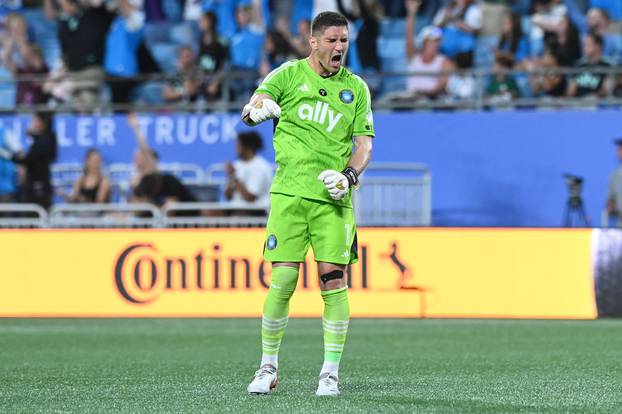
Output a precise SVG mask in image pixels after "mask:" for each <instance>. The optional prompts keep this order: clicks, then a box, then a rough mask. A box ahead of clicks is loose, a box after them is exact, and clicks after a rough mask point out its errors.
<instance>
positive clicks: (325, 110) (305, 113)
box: [298, 101, 343, 132]
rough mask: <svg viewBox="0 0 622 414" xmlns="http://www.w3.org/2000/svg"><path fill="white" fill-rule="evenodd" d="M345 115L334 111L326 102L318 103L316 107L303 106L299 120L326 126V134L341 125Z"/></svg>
mask: <svg viewBox="0 0 622 414" xmlns="http://www.w3.org/2000/svg"><path fill="white" fill-rule="evenodd" d="M342 117H343V114H341V113H339V112H336V111H333V110H332V109H330V106H329V105H328V104H327V103H326V102H322V101H317V102H316V103H315V107H313V106H312V105H309V104H302V105H300V107H299V108H298V118H300V119H302V120H303V121H311V122H317V123H318V124H321V125H325V126H326V132H332V130H333V129H335V127H336V126H337V123H339V120H340V119H341V118H342Z"/></svg>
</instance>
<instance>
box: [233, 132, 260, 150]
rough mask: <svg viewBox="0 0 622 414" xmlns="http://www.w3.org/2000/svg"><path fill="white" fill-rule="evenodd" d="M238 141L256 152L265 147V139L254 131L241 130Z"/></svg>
mask: <svg viewBox="0 0 622 414" xmlns="http://www.w3.org/2000/svg"><path fill="white" fill-rule="evenodd" d="M238 141H240V144H241V145H242V146H243V147H244V148H248V149H250V150H251V151H253V152H254V153H255V154H256V153H257V152H259V151H261V149H262V148H263V141H262V140H261V136H259V134H258V133H256V132H254V131H248V132H240V133H239V134H238Z"/></svg>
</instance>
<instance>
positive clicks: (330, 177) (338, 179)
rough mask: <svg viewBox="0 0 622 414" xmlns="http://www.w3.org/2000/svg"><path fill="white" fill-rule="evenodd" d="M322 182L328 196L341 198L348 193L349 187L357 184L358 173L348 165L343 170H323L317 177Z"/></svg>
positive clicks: (336, 198)
mask: <svg viewBox="0 0 622 414" xmlns="http://www.w3.org/2000/svg"><path fill="white" fill-rule="evenodd" d="M317 178H318V180H320V181H322V182H323V183H324V186H325V187H326V190H327V191H328V194H329V195H330V198H332V199H333V200H341V199H342V198H344V197H345V196H346V194H348V191H349V190H350V187H354V186H355V185H357V184H358V182H359V180H358V174H357V172H356V171H355V170H354V168H352V167H348V168H346V169H345V170H343V172H339V171H335V170H324V171H322V172H321V173H320V175H319V176H318V177H317Z"/></svg>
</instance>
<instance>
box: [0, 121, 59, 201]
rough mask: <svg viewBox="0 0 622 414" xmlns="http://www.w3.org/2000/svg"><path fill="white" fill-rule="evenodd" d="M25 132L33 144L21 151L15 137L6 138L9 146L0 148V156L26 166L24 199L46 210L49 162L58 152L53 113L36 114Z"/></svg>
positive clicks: (48, 191)
mask: <svg viewBox="0 0 622 414" xmlns="http://www.w3.org/2000/svg"><path fill="white" fill-rule="evenodd" d="M28 134H29V135H30V136H31V137H32V145H31V146H30V148H28V151H26V152H23V151H21V148H20V145H19V140H18V139H17V137H13V138H14V140H13V142H9V141H8V140H7V139H6V137H5V144H8V145H7V147H6V148H2V149H0V157H3V158H5V159H10V160H12V161H13V162H14V163H16V164H20V165H23V166H24V168H25V169H26V180H25V183H24V190H23V193H24V194H23V196H24V197H23V201H24V202H26V203H35V204H39V205H40V206H42V207H44V208H46V209H47V208H49V207H50V206H51V205H52V182H51V174H50V165H51V164H52V163H53V162H54V160H56V154H57V143H56V134H55V133H54V130H53V119H52V113H50V112H37V113H35V114H34V115H33V116H32V121H31V123H30V127H29V128H28Z"/></svg>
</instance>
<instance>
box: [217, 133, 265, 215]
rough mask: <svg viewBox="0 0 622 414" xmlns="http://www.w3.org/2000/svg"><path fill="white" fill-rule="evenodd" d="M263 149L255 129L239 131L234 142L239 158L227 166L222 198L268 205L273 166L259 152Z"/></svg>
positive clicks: (250, 204) (258, 205) (240, 202)
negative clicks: (223, 196)
mask: <svg viewBox="0 0 622 414" xmlns="http://www.w3.org/2000/svg"><path fill="white" fill-rule="evenodd" d="M262 148H263V142H262V140H261V137H260V136H259V135H258V134H257V133H256V132H252V131H250V132H241V133H240V134H238V138H237V141H236V153H237V156H238V160H236V161H234V162H233V163H228V164H227V165H226V171H227V185H226V188H225V198H226V199H227V200H229V201H231V202H232V203H234V204H236V205H241V206H247V207H267V206H268V204H269V202H270V184H271V183H272V176H273V173H274V171H273V168H272V165H270V163H269V162H268V161H266V159H265V158H264V157H262V156H261V155H259V154H258V152H259V151H261V149H262Z"/></svg>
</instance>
